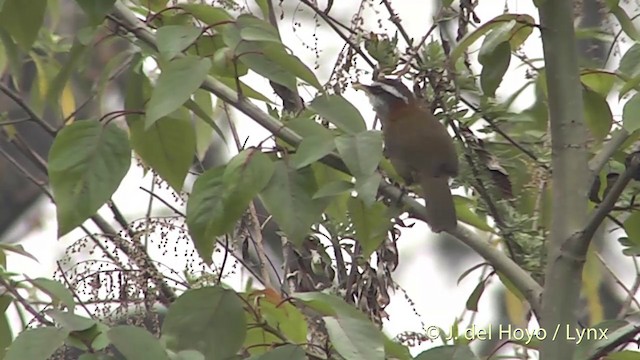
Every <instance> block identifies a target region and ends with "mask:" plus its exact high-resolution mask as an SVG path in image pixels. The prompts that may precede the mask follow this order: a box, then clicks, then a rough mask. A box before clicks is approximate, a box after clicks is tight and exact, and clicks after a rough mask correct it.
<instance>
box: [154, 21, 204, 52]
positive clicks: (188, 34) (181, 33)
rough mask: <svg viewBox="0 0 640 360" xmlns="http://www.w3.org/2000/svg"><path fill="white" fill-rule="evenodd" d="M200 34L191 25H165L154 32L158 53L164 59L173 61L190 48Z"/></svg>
mask: <svg viewBox="0 0 640 360" xmlns="http://www.w3.org/2000/svg"><path fill="white" fill-rule="evenodd" d="M200 34H202V30H200V29H199V28H197V27H195V26H193V25H166V26H163V27H161V28H159V29H158V31H157V32H156V40H157V43H158V51H159V52H160V55H162V56H163V57H164V58H165V59H173V58H174V57H175V56H176V55H178V54H180V53H181V52H182V51H184V50H185V49H186V48H188V47H189V46H191V44H193V43H194V42H195V41H196V39H197V38H198V37H199V36H200Z"/></svg>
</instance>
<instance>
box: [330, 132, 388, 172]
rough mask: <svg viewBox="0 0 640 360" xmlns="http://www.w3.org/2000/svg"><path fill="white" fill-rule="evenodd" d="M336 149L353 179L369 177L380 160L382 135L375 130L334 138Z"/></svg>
mask: <svg viewBox="0 0 640 360" xmlns="http://www.w3.org/2000/svg"><path fill="white" fill-rule="evenodd" d="M336 148H337V149H338V153H339V154H340V156H342V160H343V161H344V163H345V164H346V165H347V167H348V168H349V170H350V171H351V174H352V175H353V176H354V177H355V178H361V177H365V178H366V177H369V176H371V174H373V172H374V171H376V168H377V167H378V164H379V163H380V160H382V134H381V133H380V131H377V130H370V131H363V132H360V133H357V134H355V135H342V136H339V137H337V138H336Z"/></svg>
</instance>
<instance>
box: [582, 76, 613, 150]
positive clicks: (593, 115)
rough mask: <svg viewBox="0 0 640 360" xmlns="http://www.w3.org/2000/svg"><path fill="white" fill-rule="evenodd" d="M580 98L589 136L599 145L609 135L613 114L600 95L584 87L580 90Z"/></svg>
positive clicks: (605, 100)
mask: <svg viewBox="0 0 640 360" xmlns="http://www.w3.org/2000/svg"><path fill="white" fill-rule="evenodd" d="M582 97H583V101H584V120H585V123H586V124H587V127H588V128H589V131H590V132H591V135H593V137H594V139H595V140H596V141H597V142H598V143H600V142H602V140H604V138H605V137H607V135H609V131H610V130H611V125H612V124H613V114H612V113H611V109H610V108H609V103H608V102H607V99H606V98H605V97H603V96H602V95H600V94H598V93H597V92H595V91H591V90H590V89H588V88H584V87H583V88H582Z"/></svg>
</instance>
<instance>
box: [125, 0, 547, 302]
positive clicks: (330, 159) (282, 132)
mask: <svg viewBox="0 0 640 360" xmlns="http://www.w3.org/2000/svg"><path fill="white" fill-rule="evenodd" d="M302 1H303V2H304V1H305V0H302ZM115 14H116V15H117V16H118V17H119V18H120V19H121V20H122V22H123V24H124V26H125V27H126V28H128V29H130V31H131V32H133V33H134V34H135V35H136V37H138V39H139V40H141V41H143V42H144V43H146V44H147V45H149V46H151V47H152V48H154V49H157V47H156V41H155V37H154V36H153V34H151V32H150V31H149V30H148V29H147V28H146V26H145V25H144V24H143V23H142V22H141V21H140V20H139V19H138V18H137V17H136V16H135V15H134V14H133V13H132V12H131V11H130V10H129V9H128V8H127V7H126V6H125V5H123V4H121V3H119V2H118V3H116V5H115ZM201 88H202V89H204V90H207V91H209V92H211V93H212V94H214V95H215V96H217V97H218V98H219V99H221V100H222V101H224V102H226V103H228V104H230V105H231V106H233V107H235V108H236V109H238V110H239V111H240V112H242V113H243V114H245V115H247V116H248V117H249V118H251V119H252V120H253V121H255V122H256V123H258V124H259V125H261V126H262V127H264V128H265V129H267V130H268V131H269V132H271V133H272V134H274V135H275V136H276V137H278V138H280V139H282V140H284V141H285V142H287V143H289V144H290V145H292V146H298V145H299V144H300V142H301V141H302V138H301V137H300V136H299V135H298V134H297V133H295V132H293V131H292V130H291V129H289V128H287V127H286V126H285V125H284V124H283V123H281V122H280V121H279V120H277V119H275V118H273V117H272V116H270V115H269V114H267V113H265V112H264V111H262V110H261V109H260V108H258V107H257V106H256V105H254V104H253V103H251V102H250V101H249V100H247V99H245V98H239V97H238V94H237V93H236V92H234V91H233V90H231V89H230V88H229V87H227V86H226V85H225V84H223V83H221V82H220V81H218V80H217V79H215V78H213V77H211V76H207V78H206V79H205V80H204V82H203V84H202V86H201ZM321 161H322V162H323V163H324V164H326V165H328V166H331V167H333V168H335V169H337V170H340V171H342V172H344V173H347V174H348V173H349V171H348V169H347V167H346V166H345V164H344V163H343V162H342V160H341V158H340V157H339V156H338V155H337V154H334V153H332V154H329V155H327V156H326V157H324V158H323V159H321ZM379 191H380V193H381V194H382V195H383V196H385V197H387V198H388V199H390V200H391V201H392V202H393V203H398V202H400V203H402V204H403V205H404V206H405V207H406V208H407V209H409V213H410V214H411V215H412V216H414V217H416V218H418V219H421V220H423V221H424V220H425V219H426V208H425V207H424V206H422V205H420V203H418V202H417V201H416V200H414V199H411V198H409V197H407V196H403V194H402V191H401V190H400V189H399V188H397V187H395V186H393V185H391V184H389V183H387V182H386V181H382V182H381V183H380V187H379ZM451 235H453V236H454V237H456V238H457V239H458V240H460V241H462V242H463V243H465V244H466V245H468V246H469V247H471V248H472V249H473V250H475V251H476V252H477V253H478V254H480V255H481V256H482V257H484V258H485V259H486V260H487V261H489V262H491V264H492V265H493V266H494V267H495V269H496V270H497V271H498V272H500V273H502V274H504V275H505V276H507V277H508V278H509V279H510V280H511V281H512V282H513V283H514V285H515V287H516V288H517V289H518V290H519V291H521V292H522V294H523V295H524V296H525V297H526V299H527V301H529V303H530V304H531V307H532V308H533V309H534V311H535V312H536V313H537V310H539V305H540V294H541V293H542V288H541V287H540V285H539V284H538V283H537V282H536V281H535V280H533V278H532V277H531V276H530V275H529V274H527V273H526V272H525V271H524V270H522V269H521V268H520V267H519V266H518V265H517V264H516V263H515V262H513V260H511V259H509V258H508V257H507V256H506V255H505V254H504V253H502V252H500V251H498V250H496V249H494V248H493V247H491V246H490V245H489V244H488V243H487V242H486V241H484V240H482V239H481V238H480V237H478V236H477V235H475V234H474V233H472V232H470V231H468V230H464V229H461V228H460V227H459V228H458V229H456V230H454V231H452V232H451Z"/></svg>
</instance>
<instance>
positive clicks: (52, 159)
mask: <svg viewBox="0 0 640 360" xmlns="http://www.w3.org/2000/svg"><path fill="white" fill-rule="evenodd" d="M130 165H131V148H130V146H129V139H128V138H127V133H126V132H124V131H123V130H122V129H120V128H119V127H118V126H117V125H116V124H114V123H113V122H111V123H109V124H107V125H103V124H101V123H99V122H97V121H91V120H86V121H78V122H75V123H73V124H71V125H69V126H67V127H65V128H63V129H62V130H61V131H60V132H59V133H58V135H57V136H56V138H55V140H54V142H53V145H52V146H51V151H50V152H49V169H48V170H49V179H50V181H51V188H52V190H53V198H54V200H55V202H56V207H57V219H58V236H62V235H64V234H66V233H68V232H69V231H71V230H73V228H75V227H76V226H79V225H80V224H82V223H83V222H84V221H85V220H86V219H87V218H89V217H90V216H92V215H94V214H95V213H96V212H97V211H98V209H99V208H100V207H101V206H102V205H103V204H105V203H106V202H107V201H108V200H109V199H110V198H111V195H113V193H114V192H115V191H116V189H117V188H118V186H119V185H120V182H121V181H122V179H123V178H124V176H125V175H126V173H127V171H128V170H129V166H130Z"/></svg>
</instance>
